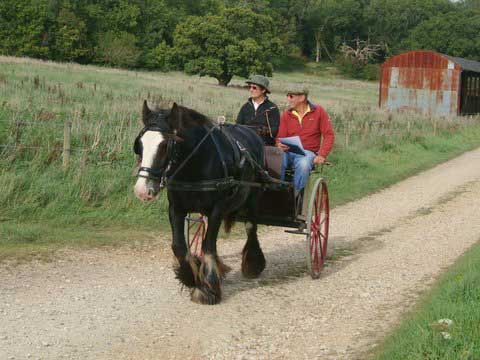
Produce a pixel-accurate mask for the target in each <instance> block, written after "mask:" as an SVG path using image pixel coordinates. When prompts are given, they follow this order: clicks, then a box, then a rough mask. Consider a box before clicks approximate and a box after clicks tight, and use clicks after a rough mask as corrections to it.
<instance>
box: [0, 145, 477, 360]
mask: <svg viewBox="0 0 480 360" xmlns="http://www.w3.org/2000/svg"><path fill="white" fill-rule="evenodd" d="M479 198H480V149H479V150H476V151H473V152H469V153H466V154H464V155H462V156H460V157H459V158H457V159H454V160H452V161H450V162H448V163H445V164H442V165H440V166H438V167H436V168H434V169H431V170H429V171H427V172H424V173H422V174H420V175H418V176H415V177H412V178H409V179H407V180H406V181H403V182H401V183H399V184H397V185H395V186H392V187H390V188H388V189H386V190H384V191H382V192H379V193H377V194H374V195H372V196H369V197H367V198H364V199H362V200H360V201H356V202H354V203H350V204H347V205H345V206H342V207H338V208H336V209H335V210H334V211H333V213H332V228H331V247H330V254H333V256H334V259H332V260H331V261H330V262H329V264H328V267H327V268H326V269H325V270H324V273H323V275H322V277H321V278H320V279H319V280H315V281H314V280H311V279H310V277H309V276H308V275H307V274H306V272H305V271H306V267H305V247H306V245H305V243H304V239H302V238H300V237H298V236H295V235H288V234H286V233H284V232H283V231H282V229H278V228H266V229H263V230H262V232H261V235H260V239H261V243H262V246H263V249H264V252H265V255H266V258H267V269H266V270H265V272H264V274H263V275H262V276H261V278H259V279H257V280H245V279H242V277H241V274H240V263H239V260H240V251H241V248H242V246H243V241H240V240H228V241H221V243H220V246H219V249H220V251H221V254H222V256H223V259H224V260H225V262H226V263H227V264H229V265H230V266H232V267H233V271H232V272H231V273H229V274H228V276H227V279H226V281H225V284H224V290H225V294H224V302H223V303H222V304H221V305H218V306H201V305H196V304H193V303H191V302H190V300H189V295H188V292H187V291H181V289H180V286H179V285H178V284H177V282H176V281H175V280H174V277H173V273H172V270H171V265H172V257H171V252H170V249H169V245H168V243H167V241H166V239H159V245H158V246H154V247H152V248H148V249H138V248H137V249H127V248H122V249H120V250H112V251H108V252H107V251H99V250H95V251H93V250H92V251H88V252H81V253H77V252H66V253H65V254H62V255H61V256H59V257H58V258H57V259H56V260H54V261H53V262H51V263H40V262H31V263H28V264H25V265H21V266H15V267H9V266H7V265H0V359H28V358H32V359H62V358H66V359H306V358H309V359H311V358H322V359H329V358H331V359H363V358H365V356H366V353H367V352H368V351H369V350H370V349H372V347H374V346H375V345H376V344H377V343H378V342H379V341H381V339H382V338H383V336H384V335H385V334H386V332H388V331H389V330H390V329H391V328H392V327H393V326H394V325H395V324H397V323H398V321H399V320H400V318H401V316H402V315H403V314H404V313H405V312H406V311H407V310H408V309H410V308H411V307H412V305H413V304H414V303H415V301H416V300H417V299H418V297H419V296H420V294H421V293H422V291H424V290H425V289H427V288H428V287H429V286H430V285H431V284H432V282H433V281H434V280H435V279H436V277H437V276H438V274H440V273H441V272H442V271H443V270H444V269H446V268H447V267H448V266H449V265H451V264H452V263H453V261H454V260H455V259H456V258H457V257H458V256H459V255H461V254H462V253H463V252H464V251H465V250H467V249H468V248H469V247H470V246H471V245H472V244H474V243H475V242H477V241H478V240H479V239H480V221H478V216H479V214H480V201H478V199H479ZM237 226H238V225H237Z"/></svg>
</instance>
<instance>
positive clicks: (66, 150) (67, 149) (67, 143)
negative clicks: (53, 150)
mask: <svg viewBox="0 0 480 360" xmlns="http://www.w3.org/2000/svg"><path fill="white" fill-rule="evenodd" d="M71 132H72V123H71V122H70V121H65V126H64V128H63V169H64V170H66V169H67V168H68V165H69V164H70V153H71Z"/></svg>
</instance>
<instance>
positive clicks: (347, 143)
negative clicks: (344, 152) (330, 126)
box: [345, 121, 350, 149]
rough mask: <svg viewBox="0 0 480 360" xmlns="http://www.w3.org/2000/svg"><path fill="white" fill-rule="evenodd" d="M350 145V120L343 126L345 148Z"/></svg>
mask: <svg viewBox="0 0 480 360" xmlns="http://www.w3.org/2000/svg"><path fill="white" fill-rule="evenodd" d="M349 145H350V122H349V121H347V126H346V127H345V148H346V149H348V147H349Z"/></svg>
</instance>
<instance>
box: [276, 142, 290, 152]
mask: <svg viewBox="0 0 480 360" xmlns="http://www.w3.org/2000/svg"><path fill="white" fill-rule="evenodd" d="M277 147H279V148H280V149H282V150H283V151H288V149H290V148H289V147H288V146H287V145H285V144H282V143H281V142H280V141H279V142H277Z"/></svg>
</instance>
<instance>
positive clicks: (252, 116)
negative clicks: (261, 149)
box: [237, 97, 280, 145]
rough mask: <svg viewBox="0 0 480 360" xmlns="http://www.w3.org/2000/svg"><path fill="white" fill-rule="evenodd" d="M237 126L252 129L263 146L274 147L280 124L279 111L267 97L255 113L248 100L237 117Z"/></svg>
mask: <svg viewBox="0 0 480 360" xmlns="http://www.w3.org/2000/svg"><path fill="white" fill-rule="evenodd" d="M237 124H241V125H248V126H252V127H254V128H255V130H256V131H257V134H258V135H260V136H261V137H262V139H263V142H264V143H265V145H275V137H276V136H277V132H278V126H279V124H280V110H278V107H277V105H275V104H274V103H273V102H271V101H270V100H268V97H267V98H266V99H265V101H264V102H263V103H261V104H260V106H259V107H258V108H257V111H255V107H254V106H253V102H252V99H251V98H250V99H248V101H247V102H246V103H245V104H244V105H243V106H242V108H241V109H240V112H239V113H238V116H237ZM269 124H270V126H269Z"/></svg>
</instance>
